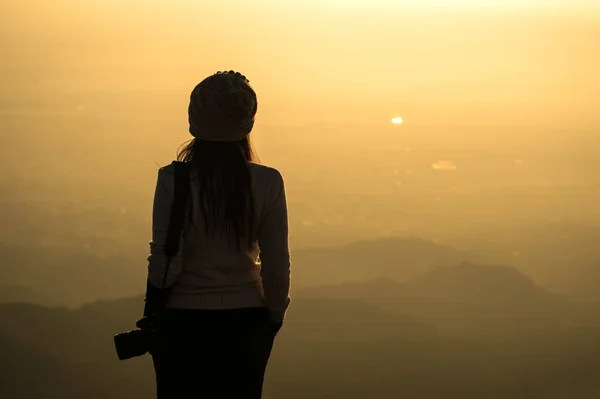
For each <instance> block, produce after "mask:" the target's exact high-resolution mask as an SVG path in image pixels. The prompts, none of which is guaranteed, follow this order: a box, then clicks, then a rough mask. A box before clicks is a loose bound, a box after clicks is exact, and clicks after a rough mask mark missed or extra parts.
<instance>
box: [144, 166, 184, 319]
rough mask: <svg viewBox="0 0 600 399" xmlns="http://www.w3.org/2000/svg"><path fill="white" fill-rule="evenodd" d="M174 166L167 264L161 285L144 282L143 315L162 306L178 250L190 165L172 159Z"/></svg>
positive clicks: (150, 313)
mask: <svg viewBox="0 0 600 399" xmlns="http://www.w3.org/2000/svg"><path fill="white" fill-rule="evenodd" d="M172 165H173V167H174V168H175V187H174V191H173V203H172V205H171V216H170V219H169V227H168V230H167V241H166V243H165V254H166V255H167V264H166V266H165V274H164V276H163V282H162V286H161V287H160V288H158V287H156V286H154V285H153V284H152V283H150V281H148V282H147V284H146V300H145V302H146V304H145V306H144V316H146V317H147V316H151V315H153V314H156V313H157V312H159V311H160V310H162V308H163V307H164V305H165V303H166V301H167V299H168V296H169V287H166V283H167V276H168V275H169V268H170V266H171V260H172V259H173V257H174V256H175V255H177V252H178V251H179V242H180V240H181V234H182V231H183V224H184V222H185V211H186V208H187V200H188V198H189V196H190V173H191V165H189V164H188V163H185V162H179V161H173V164H172Z"/></svg>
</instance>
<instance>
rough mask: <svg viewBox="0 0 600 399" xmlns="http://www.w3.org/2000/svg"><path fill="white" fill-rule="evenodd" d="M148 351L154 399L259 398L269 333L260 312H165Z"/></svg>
mask: <svg viewBox="0 0 600 399" xmlns="http://www.w3.org/2000/svg"><path fill="white" fill-rule="evenodd" d="M159 331H160V334H158V338H157V340H158V342H157V344H158V345H156V348H157V349H155V350H153V351H152V358H153V360H154V370H155V373H156V386H157V397H158V399H183V398H186V399H188V398H190V399H191V398H202V399H221V398H223V399H225V398H227V399H260V398H261V396H262V386H263V380H264V375H265V370H266V367H267V362H268V360H269V356H270V354H271V349H272V347H273V340H274V333H273V332H272V328H270V325H269V315H268V311H267V310H266V309H265V308H248V309H233V310H187V309H170V310H166V311H165V312H164V314H163V315H162V317H161V322H160V329H159Z"/></svg>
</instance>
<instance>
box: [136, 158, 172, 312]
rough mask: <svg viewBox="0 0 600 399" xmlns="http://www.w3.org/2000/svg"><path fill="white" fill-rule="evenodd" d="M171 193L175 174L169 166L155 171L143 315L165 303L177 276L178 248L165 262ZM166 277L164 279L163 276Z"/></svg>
mask: <svg viewBox="0 0 600 399" xmlns="http://www.w3.org/2000/svg"><path fill="white" fill-rule="evenodd" d="M174 192H175V171H174V167H173V166H172V165H169V166H165V167H163V168H160V169H159V170H158V178H157V181H156V190H155V192H154V204H153V207H152V240H151V241H150V255H149V256H148V283H147V289H146V308H147V309H145V310H144V314H145V315H148V314H150V313H153V309H154V308H155V307H156V306H159V305H160V304H161V303H162V302H164V300H165V294H166V291H165V290H162V288H163V284H164V288H168V287H170V286H171V285H173V283H174V282H175V280H176V279H177V276H178V275H179V274H180V273H181V245H180V250H179V251H178V252H177V254H176V255H175V256H174V257H173V258H172V259H171V262H170V263H169V271H168V274H166V272H167V264H168V262H169V260H168V257H167V254H166V253H165V245H166V242H167V232H168V230H169V222H170V219H171V207H172V204H173V195H174ZM165 274H166V276H165Z"/></svg>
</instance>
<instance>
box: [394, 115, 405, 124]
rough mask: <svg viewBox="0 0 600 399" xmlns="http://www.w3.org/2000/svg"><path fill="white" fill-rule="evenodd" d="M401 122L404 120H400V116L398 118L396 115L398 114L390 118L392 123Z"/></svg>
mask: <svg viewBox="0 0 600 399" xmlns="http://www.w3.org/2000/svg"><path fill="white" fill-rule="evenodd" d="M402 122H404V121H403V120H402V118H400V117H398V116H397V117H395V118H392V123H393V124H394V125H401V124H402Z"/></svg>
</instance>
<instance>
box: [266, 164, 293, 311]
mask: <svg viewBox="0 0 600 399" xmlns="http://www.w3.org/2000/svg"><path fill="white" fill-rule="evenodd" d="M276 173H277V176H276V177H277V178H276V180H275V183H274V185H273V187H272V189H271V196H270V197H271V198H272V203H271V206H270V208H269V209H268V211H267V213H266V215H265V218H264V220H263V221H262V223H261V226H260V229H259V232H258V245H259V248H260V260H261V277H262V284H263V290H264V294H265V301H266V305H267V308H268V309H269V312H270V314H271V320H272V321H276V322H279V321H283V319H284V317H285V312H286V310H287V308H288V306H289V304H290V295H289V294H290V254H289V249H288V218H287V204H286V198H285V188H284V184H283V178H282V177H281V175H280V174H279V172H276Z"/></svg>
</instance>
